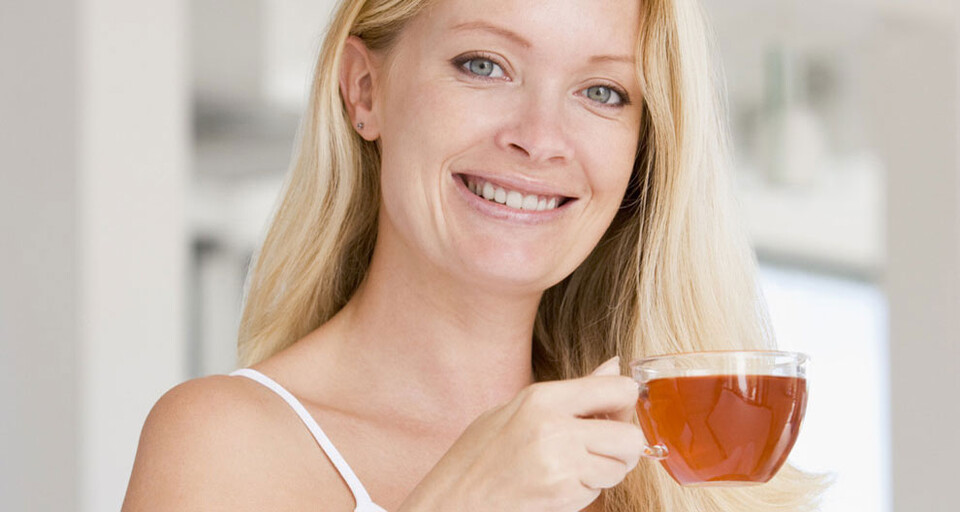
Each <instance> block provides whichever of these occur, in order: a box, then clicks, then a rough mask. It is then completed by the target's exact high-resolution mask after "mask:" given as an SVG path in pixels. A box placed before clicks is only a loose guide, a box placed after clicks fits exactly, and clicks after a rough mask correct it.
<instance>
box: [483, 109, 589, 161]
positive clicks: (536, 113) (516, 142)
mask: <svg viewBox="0 0 960 512" xmlns="http://www.w3.org/2000/svg"><path fill="white" fill-rule="evenodd" d="M508 119H509V120H510V122H509V123H508V124H507V125H506V126H505V127H504V128H503V129H501V130H500V131H499V132H498V133H497V137H496V142H497V145H498V146H499V147H500V148H501V149H503V150H505V151H508V152H510V153H515V154H518V155H521V156H523V157H525V158H527V159H529V160H530V161H531V163H533V164H537V165H539V164H548V163H554V164H556V163H564V162H568V161H569V160H570V159H572V158H573V145H572V143H571V140H570V137H569V136H568V134H567V129H566V128H567V127H566V125H565V123H564V119H563V109H562V102H559V101H551V100H550V96H549V95H547V94H544V93H543V92H542V91H541V92H531V93H530V94H529V95H528V97H527V98H525V102H524V105H523V107H521V108H518V109H517V110H516V111H515V114H514V115H512V116H508Z"/></svg>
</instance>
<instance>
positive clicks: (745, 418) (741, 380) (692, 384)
mask: <svg viewBox="0 0 960 512" xmlns="http://www.w3.org/2000/svg"><path fill="white" fill-rule="evenodd" d="M718 354H722V353H718ZM784 354H789V353H784ZM797 356H798V357H799V358H801V362H800V365H799V366H798V370H797V371H789V370H788V371H773V370H771V371H762V370H761V371H759V372H757V370H756V369H753V370H743V373H724V372H725V371H730V369H729V368H727V369H726V370H720V371H716V374H707V375H703V373H714V371H711V370H705V369H696V368H693V369H686V370H681V371H673V372H671V371H661V372H660V373H661V374H663V375H664V376H662V377H655V378H649V377H650V376H651V375H657V372H655V371H653V372H648V374H647V375H646V376H645V377H646V378H638V381H640V382H641V386H640V397H639V399H638V400H637V417H638V418H639V419H640V426H641V428H642V429H643V433H644V436H646V438H647V442H648V444H650V445H653V446H655V447H657V449H658V450H662V451H663V452H665V455H666V456H665V457H659V458H660V462H661V464H662V465H663V467H664V469H666V470H667V472H668V473H669V474H670V476H671V477H673V479H674V480H676V481H677V482H678V483H679V484H681V485H686V486H720V485H751V484H761V483H764V482H767V481H769V480H770V479H771V478H772V477H773V475H774V474H776V472H777V471H778V470H779V469H780V467H781V466H783V463H784V462H785V461H786V459H787V455H789V453H790V450H791V448H793V445H794V443H795V442H796V440H797V435H798V434H799V432H800V423H801V422H802V420H803V415H804V412H805V410H806V404H807V382H806V378H805V373H804V371H803V368H802V363H803V361H805V360H806V356H803V355H802V354H798V355H797ZM706 357H707V358H709V357H710V356H706ZM702 364H707V363H702ZM741 366H742V365H741ZM721 368H722V366H721ZM749 371H754V372H757V373H749ZM634 373H635V378H637V375H636V374H637V370H636V369H634ZM768 373H786V375H771V374H768Z"/></svg>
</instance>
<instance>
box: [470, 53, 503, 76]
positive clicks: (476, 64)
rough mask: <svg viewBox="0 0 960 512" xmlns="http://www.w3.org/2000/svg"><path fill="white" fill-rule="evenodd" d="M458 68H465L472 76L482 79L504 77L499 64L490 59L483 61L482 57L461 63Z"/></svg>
mask: <svg viewBox="0 0 960 512" xmlns="http://www.w3.org/2000/svg"><path fill="white" fill-rule="evenodd" d="M460 67H461V68H465V69H466V70H467V71H469V72H470V73H473V74H474V75H478V76H482V77H484V78H503V77H504V74H503V68H501V67H500V65H499V64H497V63H496V62H493V61H492V60H490V59H485V58H482V57H474V58H471V59H469V60H467V61H465V62H463V63H462V64H461V66H460Z"/></svg>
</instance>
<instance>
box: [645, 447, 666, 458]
mask: <svg viewBox="0 0 960 512" xmlns="http://www.w3.org/2000/svg"><path fill="white" fill-rule="evenodd" d="M668 455H670V450H668V449H667V447H666V446H664V445H662V444H654V445H649V444H646V445H643V456H644V457H649V458H651V459H656V460H663V459H666V458H667V456H668Z"/></svg>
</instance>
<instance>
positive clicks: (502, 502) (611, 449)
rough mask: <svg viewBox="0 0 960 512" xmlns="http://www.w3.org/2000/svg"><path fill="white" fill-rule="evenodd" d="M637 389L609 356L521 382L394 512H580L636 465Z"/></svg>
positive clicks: (472, 426) (638, 437)
mask: <svg viewBox="0 0 960 512" xmlns="http://www.w3.org/2000/svg"><path fill="white" fill-rule="evenodd" d="M637 395H638V391H637V386H636V384H635V383H634V381H633V379H631V378H629V377H623V376H621V375H620V373H619V360H618V358H614V359H611V360H609V361H607V362H606V363H604V364H602V365H600V367H598V368H597V369H596V370H594V372H593V373H592V374H591V375H589V376H587V377H582V378H579V379H571V380H565V381H553V382H540V383H536V384H533V385H531V386H528V387H526V388H524V389H523V390H522V391H521V392H520V393H518V394H517V395H516V396H515V397H514V398H513V399H512V400H511V401H509V402H507V403H506V404H504V405H501V406H499V407H496V408H494V409H491V410H489V411H487V412H485V413H484V414H482V415H480V417H478V418H477V419H476V420H475V421H474V422H473V423H471V424H470V426H469V427H468V428H467V429H466V430H465V431H464V433H463V434H462V435H461V436H460V438H459V439H457V441H456V442H455V443H454V444H453V446H451V447H450V449H449V450H448V451H447V453H446V454H445V455H444V456H443V458H442V459H440V461H439V462H438V463H437V465H436V466H434V468H433V469H432V470H431V471H430V473H428V474H427V476H426V477H425V478H424V479H423V480H422V481H421V482H420V484H419V485H417V487H416V488H415V489H414V490H413V492H411V493H410V496H409V497H408V498H407V500H406V501H405V502H404V503H403V505H402V506H401V507H400V511H399V512H427V511H430V512H433V511H447V510H456V511H461V512H487V511H490V512H494V511H496V512H500V511H503V510H512V511H521V512H523V511H529V512H545V511H550V512H576V511H579V510H581V509H583V508H585V507H587V506H588V505H589V504H590V503H592V502H593V501H594V500H595V499H596V498H597V496H598V495H599V494H600V491H601V489H604V488H608V487H613V486H615V485H617V484H618V483H620V481H621V480H623V478H624V477H625V476H626V474H627V473H628V472H629V471H630V470H632V469H633V468H634V467H635V466H636V465H637V461H638V460H639V459H640V455H641V452H642V450H643V434H642V432H641V431H640V428H639V427H637V426H636V425H634V424H632V423H631V422H630V419H631V418H632V417H633V414H634V407H635V406H636V403H637Z"/></svg>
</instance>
